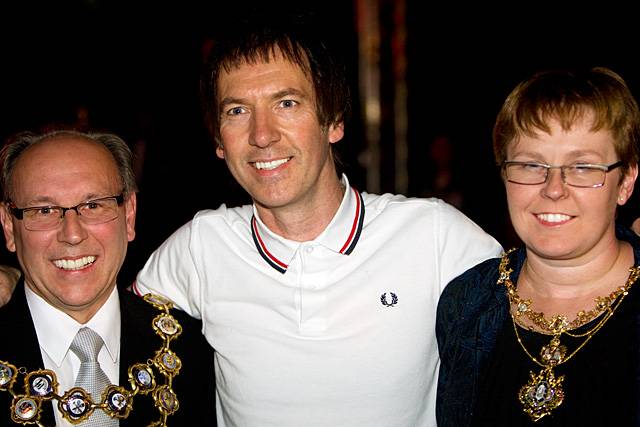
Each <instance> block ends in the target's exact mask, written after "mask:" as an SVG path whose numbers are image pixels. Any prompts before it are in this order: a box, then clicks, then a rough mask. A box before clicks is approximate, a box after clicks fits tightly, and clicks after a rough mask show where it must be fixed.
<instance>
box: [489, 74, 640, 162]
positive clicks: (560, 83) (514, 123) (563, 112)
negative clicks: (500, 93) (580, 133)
mask: <svg viewBox="0 0 640 427" xmlns="http://www.w3.org/2000/svg"><path fill="white" fill-rule="evenodd" d="M586 114H593V116H594V118H593V123H592V125H591V129H592V130H593V131H598V130H600V129H605V130H609V131H611V133H612V135H613V137H614V140H615V142H614V145H615V150H616V154H617V155H618V156H619V157H620V160H622V161H623V162H624V166H623V170H626V168H627V167H628V166H635V165H637V164H638V150H639V146H638V144H639V143H640V111H639V110H638V104H637V102H636V100H635V98H634V96H633V95H632V93H631V91H630V90H629V88H628V86H627V84H626V83H625V81H624V80H623V79H622V77H620V76H619V75H618V74H616V73H615V72H613V71H611V70H610V69H608V68H604V67H597V68H591V69H586V70H584V69H576V70H549V71H543V72H539V73H537V74H535V75H533V76H532V77H531V78H529V79H527V80H525V81H523V82H522V83H520V84H519V85H517V86H516V87H515V89H513V91H512V92H511V93H510V94H509V96H508V97H507V99H506V100H505V102H504V105H503V106H502V109H501V110H500V112H499V113H498V117H497V119H496V123H495V126H494V128H493V149H494V154H495V158H496V162H497V163H498V164H502V162H503V161H504V160H506V156H507V148H508V147H509V145H510V144H512V143H514V142H517V140H518V138H519V137H521V136H522V135H531V134H533V133H535V131H536V130H541V131H544V132H548V131H549V121H550V120H552V119H555V120H558V121H559V122H560V124H561V125H562V127H563V128H564V129H569V128H571V126H572V125H573V124H575V122H576V121H578V120H580V119H583V118H584V116H585V115H586Z"/></svg>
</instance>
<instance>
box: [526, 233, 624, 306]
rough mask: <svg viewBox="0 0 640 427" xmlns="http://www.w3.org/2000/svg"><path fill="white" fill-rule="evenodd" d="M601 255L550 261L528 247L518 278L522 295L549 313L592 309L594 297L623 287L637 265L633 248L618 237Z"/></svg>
mask: <svg viewBox="0 0 640 427" xmlns="http://www.w3.org/2000/svg"><path fill="white" fill-rule="evenodd" d="M605 249H606V250H604V251H601V252H600V253H599V254H597V256H590V257H589V258H588V259H582V260H575V259H573V260H563V261H558V260H548V259H544V258H542V257H540V256H537V255H536V254H535V253H533V252H532V251H530V250H529V249H527V261H526V263H525V265H524V266H523V269H522V273H521V274H520V276H519V278H518V294H519V295H520V297H522V298H525V299H529V300H531V301H532V303H533V306H534V307H535V309H536V310H539V311H543V312H544V313H545V314H546V315H548V316H551V315H556V314H563V315H566V316H568V317H569V318H572V316H573V315H575V314H576V313H577V312H578V311H580V310H588V309H591V308H592V307H593V306H594V305H595V302H594V299H595V298H596V297H599V296H605V295H609V294H610V293H611V292H613V291H614V290H616V289H617V288H619V287H620V286H623V285H624V284H625V283H626V280H627V278H628V276H629V267H631V266H633V263H634V259H633V250H632V248H631V246H630V245H629V244H628V243H626V242H621V241H618V240H616V239H614V241H613V242H612V243H611V245H610V246H609V247H608V248H605Z"/></svg>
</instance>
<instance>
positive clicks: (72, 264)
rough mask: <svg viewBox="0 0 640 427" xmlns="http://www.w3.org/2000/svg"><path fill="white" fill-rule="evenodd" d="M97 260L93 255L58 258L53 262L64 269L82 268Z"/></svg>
mask: <svg viewBox="0 0 640 427" xmlns="http://www.w3.org/2000/svg"><path fill="white" fill-rule="evenodd" d="M95 260H96V257H95V256H93V255H91V256H85V257H82V258H78V259H56V260H54V261H53V264H54V265H55V266H56V267H58V268H60V269H62V270H82V269H83V268H86V267H87V266H89V265H91V264H93V263H94V262H95Z"/></svg>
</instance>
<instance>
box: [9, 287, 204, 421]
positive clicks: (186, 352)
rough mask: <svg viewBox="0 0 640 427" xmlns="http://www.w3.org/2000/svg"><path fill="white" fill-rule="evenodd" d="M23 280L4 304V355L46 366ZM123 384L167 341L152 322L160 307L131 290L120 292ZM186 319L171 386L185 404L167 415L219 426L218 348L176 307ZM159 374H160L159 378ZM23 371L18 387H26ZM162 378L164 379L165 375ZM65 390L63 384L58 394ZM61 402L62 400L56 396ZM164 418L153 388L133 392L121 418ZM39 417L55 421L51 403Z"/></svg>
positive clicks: (32, 366)
mask: <svg viewBox="0 0 640 427" xmlns="http://www.w3.org/2000/svg"><path fill="white" fill-rule="evenodd" d="M23 286H24V282H23V281H22V280H20V282H19V283H18V286H17V288H16V291H15V292H14V294H13V298H12V299H11V301H10V302H9V303H8V304H7V305H5V306H4V307H0V331H2V335H1V336H2V340H1V343H0V360H4V361H6V362H9V363H11V364H12V365H14V366H16V367H18V368H20V367H25V368H26V369H27V371H33V370H37V369H44V363H43V361H42V356H41V353H40V347H39V345H38V339H37V335H36V331H35V327H34V325H33V321H32V319H31V314H30V313H29V306H28V305H27V301H26V298H25V295H24V289H23ZM120 313H121V325H122V326H121V329H122V330H121V334H120V385H121V386H123V387H125V388H126V389H127V390H129V389H130V386H129V382H128V368H129V366H130V365H131V364H134V363H145V362H146V361H147V359H150V358H153V356H154V355H155V352H156V351H157V350H158V349H159V348H160V346H161V344H162V340H161V338H160V337H159V336H158V335H156V334H155V332H154V331H153V328H152V326H151V322H152V320H153V318H154V317H155V316H157V315H158V314H159V313H160V311H158V310H157V309H155V308H153V307H152V306H151V305H149V304H147V303H146V302H144V301H142V299H141V298H138V297H136V296H135V295H133V294H132V293H130V292H126V291H121V292H120ZM171 314H172V315H173V316H174V317H175V318H176V319H177V320H178V322H179V323H180V325H182V334H181V335H180V336H179V337H178V338H177V339H174V340H173V341H172V342H171V345H170V348H171V350H172V351H174V352H175V353H176V355H177V356H178V357H179V358H180V360H181V361H182V368H181V369H180V373H179V374H178V375H177V376H176V377H174V379H173V384H172V388H173V390H174V391H175V393H176V394H177V396H178V400H179V402H180V407H179V409H178V411H177V412H176V413H175V414H173V415H170V416H169V417H168V419H167V425H169V426H176V427H179V426H187V425H188V426H200V425H201V426H215V425H216V421H215V420H216V418H215V397H214V396H215V394H214V393H215V378H214V368H213V366H214V364H213V350H212V348H211V347H210V346H209V345H208V344H207V342H206V341H205V339H204V337H203V336H202V334H201V333H200V330H201V328H200V322H198V321H196V320H194V319H192V318H190V317H189V316H187V315H185V314H184V313H183V312H180V311H178V310H172V313H171ZM154 372H156V374H157V375H159V374H158V373H157V371H156V370H155V369H154ZM157 379H159V378H157ZM22 380H23V377H22V376H20V378H18V381H19V383H16V384H15V385H14V390H15V391H16V392H18V393H20V392H22ZM161 381H162V380H161ZM65 391H66V390H58V392H59V394H62V393H64V392H65ZM54 403H55V404H57V401H54ZM10 405H11V394H10V393H8V392H3V391H0V427H4V426H13V425H15V424H13V423H12V422H11V415H10ZM159 419H160V413H159V412H158V410H157V409H155V408H154V406H153V398H152V396H151V394H148V395H145V396H142V395H140V394H138V395H137V396H135V397H134V398H133V410H132V411H131V412H130V413H129V416H128V418H126V419H123V420H120V425H121V426H123V427H124V426H136V427H143V426H146V425H147V424H149V423H151V422H153V421H157V420H159ZM40 422H41V423H42V424H44V425H45V426H53V425H55V418H54V415H53V407H52V405H51V403H46V404H45V405H44V410H43V411H42V416H41V418H40Z"/></svg>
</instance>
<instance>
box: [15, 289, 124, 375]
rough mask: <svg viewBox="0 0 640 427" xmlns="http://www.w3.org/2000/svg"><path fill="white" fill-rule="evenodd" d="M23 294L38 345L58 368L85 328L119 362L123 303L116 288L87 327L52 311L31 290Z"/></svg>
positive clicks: (56, 310) (69, 317) (53, 308)
mask: <svg viewBox="0 0 640 427" xmlns="http://www.w3.org/2000/svg"><path fill="white" fill-rule="evenodd" d="M24 290H25V293H26V297H27V304H28V305H29V310H30V311H31V317H32V319H33V324H34V326H35V328H36V333H37V335H38V343H39V345H40V347H41V348H42V349H43V350H44V351H45V352H46V353H47V355H49V357H50V358H51V360H52V361H53V362H54V363H55V364H56V366H61V365H62V361H63V360H64V358H65V357H66V355H67V351H68V350H69V346H70V345H71V342H72V341H73V339H74V338H75V336H76V334H77V333H78V330H79V329H80V328H82V327H85V326H86V327H88V328H91V329H93V330H94V331H95V332H96V333H97V334H98V335H100V337H101V338H102V340H103V341H104V345H105V347H106V348H107V352H108V353H109V356H110V357H111V359H112V360H113V362H114V363H116V362H117V361H118V357H119V353H120V299H119V297H118V291H117V289H116V288H115V287H114V288H113V290H112V291H111V295H109V298H108V299H107V301H106V302H105V303H104V305H103V306H102V307H100V309H99V310H98V312H97V313H96V314H95V315H94V316H93V317H92V318H91V319H90V320H89V321H88V322H87V323H86V324H84V325H82V324H80V323H78V322H77V321H75V320H74V319H73V318H72V317H71V316H69V315H67V314H66V313H64V312H62V311H60V310H58V309H57V308H55V307H53V306H52V305H51V304H49V303H48V302H47V301H45V300H44V299H43V298H42V297H40V296H39V295H37V294H36V293H35V292H33V291H32V290H31V289H30V288H29V286H26V285H25V287H24Z"/></svg>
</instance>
